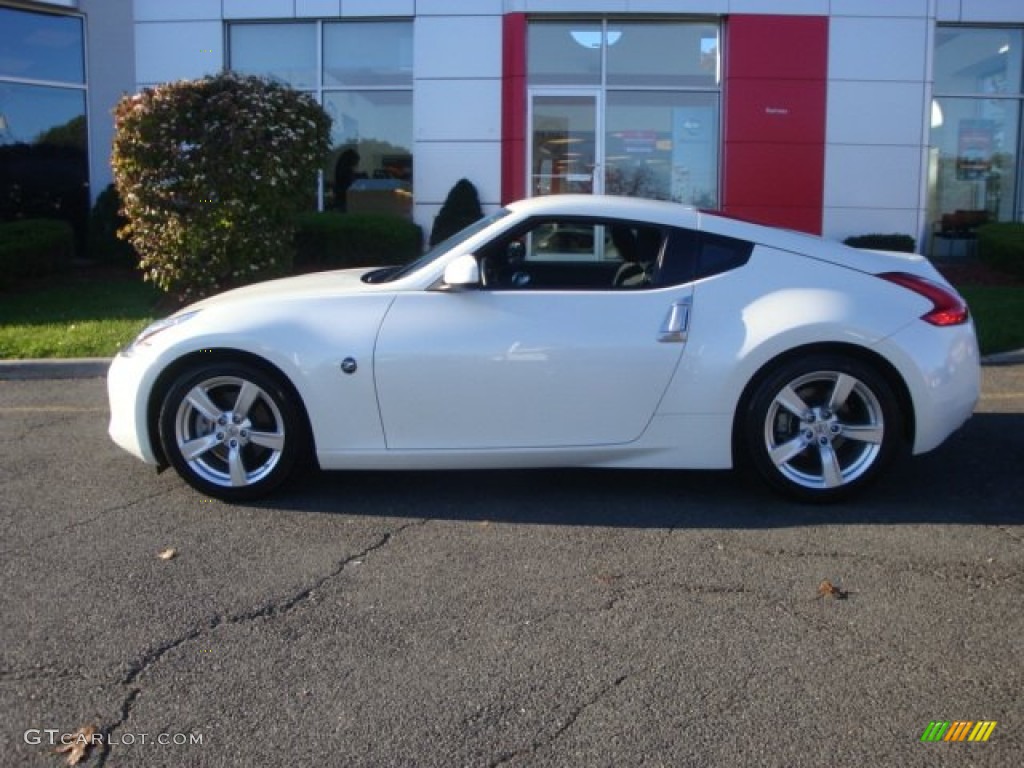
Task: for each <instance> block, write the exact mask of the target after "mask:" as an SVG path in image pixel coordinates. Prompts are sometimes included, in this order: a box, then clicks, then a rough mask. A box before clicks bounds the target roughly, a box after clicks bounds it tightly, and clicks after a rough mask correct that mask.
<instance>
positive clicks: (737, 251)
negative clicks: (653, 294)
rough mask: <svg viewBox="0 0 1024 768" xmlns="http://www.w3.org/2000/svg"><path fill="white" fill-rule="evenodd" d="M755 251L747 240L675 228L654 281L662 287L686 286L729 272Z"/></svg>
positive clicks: (744, 261)
mask: <svg viewBox="0 0 1024 768" xmlns="http://www.w3.org/2000/svg"><path fill="white" fill-rule="evenodd" d="M753 250H754V244H753V243H749V242H747V241H746V240H737V239H736V238H733V237H725V236H724V235H716V234H713V233H711V232H696V231H694V230H690V229H675V228H673V229H672V230H670V231H669V235H668V242H667V243H666V245H665V253H664V256H663V257H662V260H661V266H660V268H659V269H658V272H657V276H656V278H655V281H654V282H655V284H656V285H658V286H666V285H682V284H684V283H689V282H691V281H693V280H699V279H700V278H702V277H710V276H711V275H717V274H721V273H722V272H728V271H729V270H731V269H736V268H737V267H742V266H743V265H744V264H746V263H747V261H748V260H749V259H750V254H751V252H752V251H753Z"/></svg>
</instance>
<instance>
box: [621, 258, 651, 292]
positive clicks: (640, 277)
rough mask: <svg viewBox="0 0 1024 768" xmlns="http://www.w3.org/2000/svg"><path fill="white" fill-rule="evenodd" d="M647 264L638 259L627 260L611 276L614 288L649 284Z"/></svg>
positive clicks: (637, 286) (649, 277) (638, 286)
mask: <svg viewBox="0 0 1024 768" xmlns="http://www.w3.org/2000/svg"><path fill="white" fill-rule="evenodd" d="M648 266H649V265H647V264H642V263H640V262H639V261H627V262H626V263H625V264H623V265H622V266H621V267H619V269H618V271H617V272H616V273H615V277H614V278H612V287H614V288H640V287H642V286H645V285H650V284H651V276H650V274H649V273H648V271H647V269H648Z"/></svg>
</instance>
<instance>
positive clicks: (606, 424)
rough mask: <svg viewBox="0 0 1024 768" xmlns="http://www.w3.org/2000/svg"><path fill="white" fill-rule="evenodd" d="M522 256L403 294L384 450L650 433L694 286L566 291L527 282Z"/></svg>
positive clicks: (387, 375)
mask: <svg viewBox="0 0 1024 768" xmlns="http://www.w3.org/2000/svg"><path fill="white" fill-rule="evenodd" d="M574 227H576V228H578V223H576V222H574ZM549 229H550V228H549ZM596 231H597V232H598V233H601V232H603V230H601V229H600V228H599V229H597V230H596ZM594 241H595V242H597V243H598V245H599V246H600V247H603V242H604V240H603V238H602V237H600V235H598V237H595V238H594ZM546 242H550V239H548V240H547V241H546ZM531 247H532V249H533V251H532V253H533V255H534V256H536V255H537V253H538V249H539V248H542V247H543V246H542V244H539V243H538V242H537V241H536V240H534V241H533V242H532V243H531ZM540 255H543V254H540ZM605 255H607V254H605ZM572 260H573V261H577V262H579V263H580V265H581V269H584V270H585V271H586V273H587V274H588V275H591V274H592V273H593V268H594V264H593V263H584V262H583V261H582V260H581V259H580V254H579V253H578V252H574V253H573V254H572ZM519 266H520V269H519V270H518V271H517V272H516V274H514V275H512V276H511V277H510V279H509V283H508V284H507V285H498V286H492V287H483V288H481V289H480V290H469V291H461V292H446V291H440V290H427V291H415V292H408V293H402V294H399V295H398V297H397V298H396V300H395V301H394V303H393V304H392V306H391V308H390V310H389V311H388V313H387V316H386V317H385V318H384V321H383V323H382V326H381V328H380V333H379V335H378V339H377V345H376V350H375V358H374V376H375V381H376V385H377V392H378V403H379V407H380V411H381V418H382V421H383V424H384V430H385V436H386V440H387V445H388V448H389V449H394V450H417V449H474V450H487V449H517V448H560V447H570V446H580V447H582V446H597V445H612V444H621V443H628V442H631V441H633V440H636V439H637V438H638V437H639V436H640V435H641V434H642V433H643V431H644V429H645V427H646V426H647V424H648V423H649V421H650V419H651V417H652V415H653V413H654V411H655V409H656V408H657V406H658V403H659V401H660V399H661V397H662V395H663V393H664V392H665V389H666V387H667V386H668V383H669V381H670V380H671V378H672V375H673V373H674V371H675V368H676V365H677V363H678V362H679V359H680V356H681V354H682V350H683V347H684V342H685V335H686V334H685V332H686V324H687V321H688V317H689V315H688V311H689V302H690V298H691V296H692V287H691V286H689V285H678V286H669V287H664V288H658V287H653V286H651V287H647V288H644V289H621V288H615V287H613V286H612V285H610V284H609V285H607V286H604V287H601V288H594V287H592V286H586V287H583V288H566V287H559V286H557V285H544V284H535V283H530V282H529V280H528V278H529V276H530V270H531V263H530V258H529V256H528V257H527V259H526V260H525V261H524V263H523V264H521V265H519ZM540 266H541V264H539V263H538V264H537V267H538V268H539V267H540ZM545 266H547V267H550V262H548V261H546V262H545ZM612 266H614V264H613V265H612ZM545 273H547V274H550V269H548V270H547V272H545V270H539V271H538V274H545ZM523 275H526V276H527V280H526V282H523V277H522V276H523ZM588 279H589V278H588Z"/></svg>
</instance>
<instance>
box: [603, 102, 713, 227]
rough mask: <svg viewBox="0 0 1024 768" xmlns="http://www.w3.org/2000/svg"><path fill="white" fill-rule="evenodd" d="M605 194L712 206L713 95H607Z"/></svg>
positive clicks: (705, 206)
mask: <svg viewBox="0 0 1024 768" xmlns="http://www.w3.org/2000/svg"><path fill="white" fill-rule="evenodd" d="M605 192H607V193H609V194H613V195H627V196H629V197H645V198H651V199H655V200H674V201H676V202H682V203H688V204H691V205H698V206H701V207H704V208H714V207H716V206H717V205H718V96H717V95H715V94H704V93H677V92H656V91H637V92H620V91H612V92H611V93H609V94H608V98H607V118H606V134H605Z"/></svg>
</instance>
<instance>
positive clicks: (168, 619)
mask: <svg viewBox="0 0 1024 768" xmlns="http://www.w3.org/2000/svg"><path fill="white" fill-rule="evenodd" d="M984 376H985V384H984V393H985V394H984V398H983V400H982V402H981V403H980V405H979V409H978V413H977V415H976V416H975V418H974V419H972V420H971V422H970V423H969V424H968V425H967V426H966V427H965V428H964V429H963V430H962V431H961V432H959V433H958V434H957V435H956V436H955V437H954V438H953V439H952V440H951V441H949V443H947V444H946V445H945V446H943V447H942V448H941V449H940V450H938V451H936V452H934V453H933V454H930V455H928V456H924V457H920V458H918V459H915V460H913V461H909V462H906V463H905V464H903V465H902V466H901V467H900V468H899V471H898V472H897V473H894V475H893V476H891V477H889V478H886V479H885V480H884V481H883V482H882V483H880V484H879V485H878V486H876V487H875V488H873V489H872V490H871V492H870V493H869V494H868V495H867V496H865V497H864V498H863V499H861V500H859V501H858V502H856V503H851V504H847V505H843V506H836V507H828V508H814V507H806V506H799V505H794V504H790V503H787V502H784V501H780V500H778V499H776V498H774V497H773V496H771V495H770V494H768V493H766V492H764V491H762V490H761V489H760V488H759V487H757V486H748V485H746V484H744V483H742V482H740V481H739V480H738V479H737V478H736V477H735V476H733V475H732V474H730V473H717V472H679V473H670V472H625V471H603V472H601V471H543V472H525V471H517V472H479V473H468V472H467V473H456V472H445V473H430V474H428V473H423V474H416V473H396V474H388V473H358V474H347V473H331V474H316V475H314V476H312V477H310V478H309V479H308V481H307V482H306V483H305V484H304V485H303V486H301V487H297V488H291V489H288V490H287V491H286V492H285V493H284V494H282V495H280V496H278V497H276V498H275V499H274V500H273V501H272V502H268V503H262V504H255V505H247V506H234V507H232V506H226V505H223V504H221V503H218V502H212V501H209V500H206V499H203V498H201V497H200V496H198V495H197V494H196V493H195V492H193V491H191V490H190V489H189V488H187V487H186V486H185V485H184V484H183V483H181V482H180V481H179V480H178V479H177V478H175V477H174V476H173V475H172V474H171V473H165V474H163V475H160V476H157V475H156V474H154V473H153V472H152V471H151V470H149V469H147V468H146V467H144V466H143V465H141V464H139V463H137V462H136V461H135V460H134V459H132V458H130V457H129V456H127V455H125V454H122V453H121V452H120V450H119V449H117V448H115V447H114V446H113V445H112V444H111V443H110V442H109V440H108V439H107V437H106V432H105V430H106V420H107V405H106V400H105V390H104V383H103V381H102V380H101V379H85V380H73V381H49V380H41V381H0V430H2V434H3V436H4V438H5V439H4V440H3V441H2V443H0V520H2V524H3V531H4V535H3V541H2V543H0V573H2V579H3V581H2V583H3V589H2V590H0V610H2V616H3V620H2V623H0V714H2V723H3V725H2V727H0V755H2V758H0V763H2V764H3V765H5V766H46V765H62V764H64V761H65V759H66V758H67V757H68V756H69V755H71V753H70V752H64V753H60V754H58V753H55V752H54V749H55V747H58V746H59V745H60V742H61V741H62V740H64V741H67V742H70V745H72V746H73V745H74V744H76V743H82V742H84V741H86V740H88V741H92V742H95V743H94V744H93V745H92V746H91V747H90V748H89V749H88V750H85V751H83V754H82V755H81V762H80V763H79V765H87V766H99V765H107V766H233V765H245V766H258V765H267V766H277V765H288V766H314V765H315V766H324V765H328V766H366V767H370V766H372V767H373V768H380V767H383V766H403V767H404V766H417V767H418V766H438V767H444V768H450V767H455V766H530V767H532V766H559V767H563V766H748V765H749V766H755V765H756V766H762V765H764V766H826V765H827V766H846V765H850V766H853V765H856V766H895V765H899V766H1014V767H1015V766H1018V765H1020V764H1021V755H1022V754H1024V697H1022V696H1021V690H1022V684H1024V674H1022V673H1024V664H1022V659H1024V640H1022V638H1024V619H1022V612H1021V608H1020V606H1021V596H1022V588H1024V502H1022V499H1024V467H1022V459H1024V366H1000V367H987V368H986V369H985V372H984ZM168 550H171V551H172V552H171V553H168ZM161 553H164V554H165V555H168V554H172V555H173V556H168V557H167V559H164V558H161V557H160V556H159V555H160V554H161ZM824 580H828V581H829V582H831V584H832V586H833V588H834V589H833V590H832V592H829V590H827V589H826V590H825V592H827V594H825V595H822V594H821V587H822V582H823V581H824ZM833 593H834V594H833ZM933 721H971V722H975V723H976V722H983V721H995V722H996V726H995V727H994V729H993V730H992V731H991V735H990V737H989V739H988V741H985V742H969V741H964V742H937V743H922V741H921V736H922V734H923V733H924V732H925V730H926V729H927V728H928V727H929V724H930V723H931V722H933ZM88 726H91V727H93V728H95V732H96V735H95V736H92V737H88V738H87V739H85V738H73V737H72V734H73V733H74V732H75V731H76V729H79V728H85V727H88ZM85 733H86V734H87V733H88V731H85Z"/></svg>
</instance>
